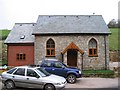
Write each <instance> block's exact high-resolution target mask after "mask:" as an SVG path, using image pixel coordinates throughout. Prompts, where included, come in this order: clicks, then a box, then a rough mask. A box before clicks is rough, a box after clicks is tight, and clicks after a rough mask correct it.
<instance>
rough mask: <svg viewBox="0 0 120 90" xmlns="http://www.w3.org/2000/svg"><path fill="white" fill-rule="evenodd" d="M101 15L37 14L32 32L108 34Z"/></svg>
mask: <svg viewBox="0 0 120 90" xmlns="http://www.w3.org/2000/svg"><path fill="white" fill-rule="evenodd" d="M109 33H110V32H109V29H108V27H107V25H106V23H105V21H104V19H103V17H102V16H101V15H51V16H48V15H39V17H38V20H37V25H36V27H35V29H34V31H33V34H41V35H42V34H43V35H44V34H109Z"/></svg>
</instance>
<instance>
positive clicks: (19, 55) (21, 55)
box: [16, 54, 26, 60]
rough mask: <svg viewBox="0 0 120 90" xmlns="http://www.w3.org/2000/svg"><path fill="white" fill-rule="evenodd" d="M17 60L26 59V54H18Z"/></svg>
mask: <svg viewBox="0 0 120 90" xmlns="http://www.w3.org/2000/svg"><path fill="white" fill-rule="evenodd" d="M16 59H17V60H26V54H16Z"/></svg>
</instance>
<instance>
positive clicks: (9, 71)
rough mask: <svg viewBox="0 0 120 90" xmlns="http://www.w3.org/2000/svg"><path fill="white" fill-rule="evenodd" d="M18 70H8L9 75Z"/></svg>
mask: <svg viewBox="0 0 120 90" xmlns="http://www.w3.org/2000/svg"><path fill="white" fill-rule="evenodd" d="M16 69H17V68H12V69H10V70H8V71H7V73H9V74H12V73H13V72H14V71H15V70H16Z"/></svg>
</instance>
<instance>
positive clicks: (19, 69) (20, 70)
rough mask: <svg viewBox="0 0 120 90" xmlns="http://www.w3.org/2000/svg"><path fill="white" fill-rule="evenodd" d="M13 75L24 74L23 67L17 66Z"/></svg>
mask: <svg viewBox="0 0 120 90" xmlns="http://www.w3.org/2000/svg"><path fill="white" fill-rule="evenodd" d="M14 75H20V76H25V69H24V68H18V69H17V70H16V71H15V73H14Z"/></svg>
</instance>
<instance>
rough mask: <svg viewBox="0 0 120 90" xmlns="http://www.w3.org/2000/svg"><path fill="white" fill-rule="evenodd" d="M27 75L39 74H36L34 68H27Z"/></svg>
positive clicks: (35, 75) (34, 75)
mask: <svg viewBox="0 0 120 90" xmlns="http://www.w3.org/2000/svg"><path fill="white" fill-rule="evenodd" d="M27 76H30V77H37V76H39V75H38V74H37V73H36V72H35V71H34V70H31V69H27Z"/></svg>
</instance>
